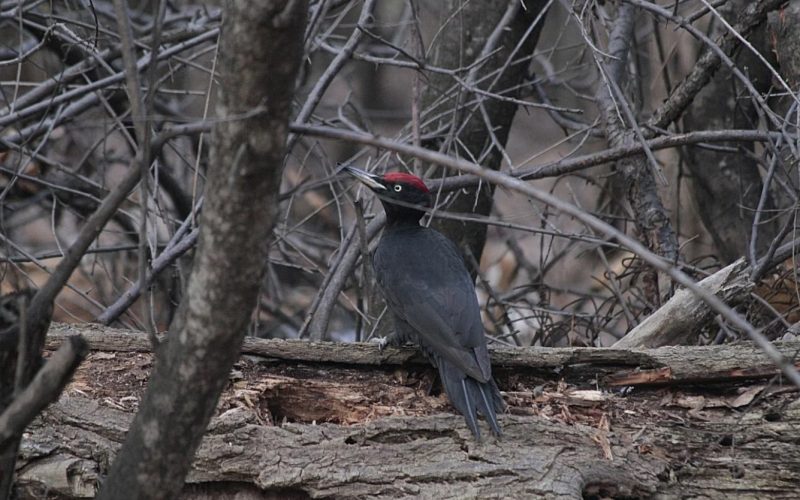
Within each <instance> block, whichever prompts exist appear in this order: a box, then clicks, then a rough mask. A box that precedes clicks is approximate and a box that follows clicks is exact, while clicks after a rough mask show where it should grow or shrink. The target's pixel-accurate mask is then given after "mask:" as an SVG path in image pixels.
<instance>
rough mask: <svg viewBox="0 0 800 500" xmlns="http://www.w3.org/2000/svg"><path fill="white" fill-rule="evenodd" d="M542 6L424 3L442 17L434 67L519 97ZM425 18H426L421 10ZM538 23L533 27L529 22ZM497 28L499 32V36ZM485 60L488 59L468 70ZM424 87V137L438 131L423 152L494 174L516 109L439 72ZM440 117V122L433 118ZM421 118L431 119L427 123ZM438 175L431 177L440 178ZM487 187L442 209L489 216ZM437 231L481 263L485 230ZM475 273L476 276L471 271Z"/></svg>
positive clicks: (444, 227)
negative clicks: (467, 161) (433, 152)
mask: <svg viewBox="0 0 800 500" xmlns="http://www.w3.org/2000/svg"><path fill="white" fill-rule="evenodd" d="M546 4H547V2H545V1H543V0H535V1H525V2H508V1H507V0H492V1H490V2H466V3H465V2H463V1H461V0H448V1H446V2H442V3H441V4H439V3H431V4H427V5H426V6H425V7H424V8H436V10H437V11H436V13H435V15H436V16H437V17H438V18H439V19H440V22H439V23H438V26H442V29H441V30H440V31H437V39H436V42H435V45H433V46H432V47H430V48H431V49H432V56H431V58H430V60H429V61H428V62H429V63H430V64H432V65H434V66H438V67H441V68H445V69H451V70H458V69H461V70H462V71H461V73H459V74H460V75H461V76H462V78H463V77H464V76H465V77H466V78H465V80H466V83H467V84H469V85H471V86H473V87H476V88H479V89H481V90H483V91H487V92H491V93H494V94H501V95H502V96H504V97H510V98H517V97H518V95H519V94H520V92H519V90H512V91H509V90H508V89H517V88H518V87H519V86H521V85H522V84H523V83H524V82H525V80H526V78H528V67H529V66H530V64H531V61H530V59H528V58H527V57H528V56H530V55H531V54H533V51H534V49H535V47H536V42H537V41H538V39H539V33H540V32H541V27H542V26H543V24H544V20H545V17H544V8H545V6H546ZM423 14H424V15H428V14H430V13H428V12H425V13H423ZM534 23H536V24H534ZM498 30H499V31H498ZM486 54H491V57H488V58H486V59H485V61H484V62H482V63H479V64H478V65H477V66H475V67H474V68H473V69H472V70H470V71H469V72H466V71H463V69H464V68H469V67H471V65H473V64H474V63H476V61H478V60H479V59H481V58H484V57H485V56H486ZM426 75H427V78H426V82H427V86H426V87H425V91H424V92H423V94H422V104H421V106H420V107H421V109H424V110H425V113H424V114H423V116H422V121H423V124H424V126H423V127H422V128H421V133H422V135H423V136H425V135H428V134H431V133H433V132H437V135H436V136H435V137H433V138H430V139H428V140H426V141H425V142H424V143H423V145H424V146H425V147H427V148H428V149H433V150H437V151H440V152H443V153H449V154H452V155H454V156H456V157H461V158H468V159H471V160H474V161H477V162H478V163H480V164H481V165H483V166H484V167H486V168H489V169H492V170H497V169H498V168H500V165H501V163H502V161H503V152H502V151H501V150H500V149H499V148H505V145H506V141H507V140H508V133H509V130H510V128H511V122H512V121H513V119H514V115H515V113H516V111H517V108H518V105H517V104H516V103H514V102H510V101H504V100H499V99H496V98H494V97H487V96H486V95H483V94H479V93H476V92H470V91H468V90H467V89H464V88H462V86H461V85H459V84H456V83H454V81H453V78H452V77H451V76H449V75H445V74H441V73H427V74H426ZM435 115H438V118H436V119H431V118H433V116H435ZM426 120H430V121H428V122H426ZM441 175H442V174H441V173H436V174H434V175H432V176H431V178H438V177H439V176H441ZM493 191H494V189H493V187H492V186H491V185H489V184H482V185H481V186H480V187H472V188H467V189H465V190H463V191H461V192H458V193H456V195H455V198H454V199H453V201H452V202H451V203H449V204H448V205H447V210H449V211H453V212H463V213H470V212H471V213H477V214H481V215H488V214H489V213H490V212H491V210H492V196H493ZM433 226H435V227H436V228H437V229H439V230H440V231H441V232H442V233H444V234H445V235H446V236H447V237H448V238H450V239H451V240H453V241H454V242H455V243H456V245H458V247H459V248H460V249H461V250H462V251H463V252H465V253H467V252H469V253H471V254H472V256H473V257H474V258H475V261H476V262H480V260H481V254H482V252H483V246H484V243H485V241H486V228H487V226H486V224H481V223H476V222H462V221H456V220H436V221H435V222H434V223H433ZM472 272H473V275H474V274H475V270H472Z"/></svg>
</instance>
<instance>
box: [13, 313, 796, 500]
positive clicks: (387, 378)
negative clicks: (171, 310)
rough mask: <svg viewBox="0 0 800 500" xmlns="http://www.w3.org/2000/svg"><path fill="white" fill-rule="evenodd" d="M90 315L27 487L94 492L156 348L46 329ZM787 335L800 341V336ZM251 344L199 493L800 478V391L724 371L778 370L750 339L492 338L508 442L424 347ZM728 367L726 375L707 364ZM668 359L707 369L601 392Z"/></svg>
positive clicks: (667, 491)
mask: <svg viewBox="0 0 800 500" xmlns="http://www.w3.org/2000/svg"><path fill="white" fill-rule="evenodd" d="M74 331H80V332H81V333H82V334H83V335H84V336H85V337H86V338H87V340H88V341H89V344H90V346H91V348H92V349H93V351H94V352H92V353H91V354H90V355H89V357H88V359H87V361H86V362H85V363H84V365H83V366H81V368H80V369H79V370H78V372H77V374H76V376H75V380H74V381H73V383H72V384H71V385H70V386H69V387H68V389H67V390H66V391H65V395H64V396H63V397H62V398H61V400H60V401H59V402H58V403H56V404H54V405H53V406H51V407H50V408H49V409H48V410H47V411H45V412H44V414H43V415H42V416H41V417H40V418H39V419H38V420H37V421H36V422H35V423H34V424H33V425H32V426H31V427H30V428H29V432H28V434H27V435H26V437H25V440H24V441H23V444H22V448H21V457H20V460H19V462H18V470H19V484H20V485H21V486H22V487H23V490H24V491H23V494H24V495H27V497H29V498H33V497H36V498H41V497H42V495H44V494H45V492H46V493H47V494H49V495H50V496H51V497H57V496H58V495H61V497H67V498H80V497H89V496H91V495H93V494H94V491H95V488H96V487H97V483H98V481H99V480H100V478H101V477H102V476H103V475H104V474H105V473H106V472H107V470H108V466H109V463H110V462H111V460H112V459H113V457H114V455H115V453H116V451H117V449H118V447H119V446H120V443H121V442H122V440H123V439H124V436H125V432H126V430H127V428H128V425H129V424H130V422H131V419H132V415H133V412H134V411H135V410H136V409H137V407H138V404H139V400H140V397H141V395H142V394H143V391H144V385H145V383H146V381H147V378H148V376H149V372H150V369H151V366H152V363H153V357H152V355H151V354H150V353H149V352H147V346H148V344H147V338H146V336H145V335H144V334H136V333H132V332H127V333H126V332H124V331H121V330H111V329H109V330H107V331H106V329H104V328H102V327H96V326H90V327H76V326H65V325H54V327H53V329H52V330H51V332H50V335H49V336H48V338H49V339H53V340H52V341H53V342H54V344H55V343H57V342H58V339H60V338H63V337H64V336H66V335H68V334H69V333H70V332H74ZM778 347H779V349H780V351H781V352H782V353H784V355H791V354H793V353H796V352H797V351H798V350H800V342H784V343H781V344H779V345H778ZM243 351H244V352H245V353H247V354H249V355H248V356H245V357H244V358H242V359H241V360H240V361H239V362H238V363H237V365H236V367H235V369H234V371H233V373H232V374H231V376H230V380H229V382H228V386H227V388H226V389H225V392H224V393H223V396H222V399H221V401H220V404H219V406H218V408H217V411H216V414H215V416H214V418H213V420H212V422H211V425H210V427H209V430H208V432H207V434H206V436H205V438H204V440H203V443H202V445H201V447H200V449H199V450H198V452H197V455H196V458H195V461H194V464H193V465H192V469H191V472H190V474H189V476H188V478H187V486H186V489H185V491H184V495H185V498H233V497H234V495H239V496H237V497H236V498H309V497H312V498H324V497H330V498H389V497H391V498H398V497H423V498H433V497H435V498H455V497H457V498H465V497H466V498H478V497H480V498H493V497H495V498H500V497H503V498H523V497H524V498H531V497H544V498H581V496H582V495H599V496H608V497H639V498H641V497H657V498H685V497H693V496H706V497H707V498H730V497H731V496H736V497H738V498H742V497H748V496H751V497H753V498H763V497H767V496H768V497H770V498H791V497H792V496H793V495H794V494H795V492H796V491H797V490H798V488H800V476H798V474H797V472H798V471H800V449H798V447H797V446H796V443H797V442H798V440H800V402H798V401H797V395H796V393H795V392H794V389H793V388H791V387H782V386H781V385H780V384H779V383H777V382H775V381H773V383H770V381H768V380H764V379H763V378H762V379H761V380H760V381H756V382H752V381H751V382H750V383H746V382H747V379H746V378H743V377H742V378H732V379H727V380H726V379H725V378H723V375H722V374H723V373H725V371H726V370H727V373H729V374H732V375H735V372H736V370H739V371H740V372H742V373H749V375H748V376H749V377H752V376H754V375H753V372H754V371H758V370H765V372H764V373H760V374H759V375H760V376H763V375H764V374H765V373H766V370H767V368H768V367H769V365H768V360H767V358H766V357H765V356H764V355H762V354H761V353H760V352H758V350H757V348H754V347H753V346H751V345H749V344H742V345H738V346H717V347H713V348H711V347H709V348H699V347H696V348H691V347H671V348H660V349H651V350H635V351H626V350H621V349H579V348H572V349H568V348H564V349H520V350H517V351H512V350H507V349H503V350H500V349H497V350H494V352H493V357H494V363H495V365H496V366H497V370H496V371H497V380H498V383H499V385H500V387H501V390H502V391H503V393H504V397H505V399H506V401H507V403H508V404H509V414H507V415H503V416H501V424H502V425H503V429H504V432H505V437H504V438H503V440H502V441H494V440H491V439H489V440H486V441H485V442H483V443H476V442H475V441H473V440H472V438H471V437H470V434H469V431H468V430H467V428H466V427H465V425H464V423H463V419H461V418H460V417H459V416H457V415H455V414H454V413H453V411H452V410H451V409H450V408H449V405H448V403H447V401H446V399H445V398H444V396H441V395H438V394H436V395H429V394H428V393H429V392H430V389H431V386H432V382H431V380H432V375H433V371H432V370H431V369H430V368H429V367H428V366H427V364H424V362H422V360H420V359H419V358H418V357H416V355H415V354H414V353H413V350H411V349H393V350H388V349H387V351H385V352H383V353H381V352H379V351H378V349H377V348H376V347H375V346H373V345H364V344H356V345H352V344H332V343H306V342H290V341H271V340H270V341H265V340H258V339H248V341H247V342H246V343H245V346H244V348H243ZM704 360H705V361H704ZM684 361H685V362H686V363H685V365H686V366H685V365H684ZM690 366H695V367H696V369H694V370H693V369H691V368H690ZM637 367H641V368H642V369H641V370H639V371H638V372H637V371H636V368H637ZM714 367H716V370H717V372H716V373H717V378H716V382H715V383H710V382H707V380H708V377H706V378H702V379H700V378H696V377H699V376H700V375H699V373H700V372H702V371H703V370H705V371H707V372H709V371H712V370H714ZM665 372H666V373H669V374H670V375H669V376H667V375H662V377H664V378H662V379H661V380H659V382H661V383H664V382H667V381H670V380H671V381H672V382H673V383H677V382H678V381H683V382H689V381H691V380H695V381H697V380H701V381H702V382H703V383H701V384H692V385H682V386H680V387H678V386H673V387H660V388H658V387H652V386H647V385H645V386H642V387H640V388H635V389H627V390H625V391H619V390H616V389H615V390H598V388H597V385H596V380H593V379H592V376H591V374H594V377H595V379H597V378H598V377H599V378H600V379H601V380H602V381H605V382H606V383H608V384H619V383H622V382H621V381H622V380H623V374H625V373H627V374H628V376H629V377H633V378H635V376H634V375H632V374H635V373H642V374H646V373H650V374H652V373H665ZM770 373H773V374H774V373H775V369H774V368H772V369H771V372H770ZM670 377H672V379H670ZM692 377H695V378H694V379H693V378H692ZM641 378H642V379H645V378H647V377H645V376H641ZM651 381H652V380H651ZM634 382H635V383H648V381H645V380H634ZM434 389H435V384H434ZM434 392H435V391H434Z"/></svg>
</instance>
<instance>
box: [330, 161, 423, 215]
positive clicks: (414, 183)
mask: <svg viewBox="0 0 800 500" xmlns="http://www.w3.org/2000/svg"><path fill="white" fill-rule="evenodd" d="M344 170H345V171H346V172H347V173H348V174H350V175H352V176H353V177H355V178H356V179H358V180H359V181H361V182H362V183H363V184H364V185H365V186H367V187H368V188H370V189H371V190H372V191H373V192H374V193H375V194H377V195H378V198H380V200H381V203H382V204H383V210H384V211H385V212H386V220H387V222H389V223H390V224H391V223H393V222H400V221H412V222H414V223H417V222H419V220H420V219H421V218H422V216H423V215H424V214H425V212H424V210H420V207H422V208H430V207H431V203H432V200H431V193H430V191H429V190H428V187H427V186H426V185H425V183H424V182H422V179H420V178H419V177H417V176H416V175H411V174H407V173H404V172H389V173H387V174H384V175H375V174H370V173H369V172H365V171H363V170H359V169H357V168H353V167H345V168H344Z"/></svg>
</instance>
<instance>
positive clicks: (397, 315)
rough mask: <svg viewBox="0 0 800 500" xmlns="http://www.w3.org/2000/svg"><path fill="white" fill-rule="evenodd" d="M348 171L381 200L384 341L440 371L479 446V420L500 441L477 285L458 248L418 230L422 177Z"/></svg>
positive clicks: (378, 272)
mask: <svg viewBox="0 0 800 500" xmlns="http://www.w3.org/2000/svg"><path fill="white" fill-rule="evenodd" d="M345 170H346V171H347V172H348V173H349V174H350V175H352V176H353V177H355V178H356V179H358V180H359V181H361V182H362V183H363V184H364V185H366V186H367V187H368V188H370V189H371V190H372V191H373V192H374V193H375V194H377V195H378V197H379V199H380V200H381V203H382V204H383V210H384V211H385V212H386V228H385V229H384V231H383V236H382V237H381V240H380V242H379V243H378V247H377V248H376V249H375V253H374V254H373V255H372V266H373V268H374V269H375V276H376V278H377V281H378V285H379V286H380V289H381V291H382V292H383V296H384V297H385V298H386V303H387V305H388V307H389V311H390V312H391V314H392V316H393V318H394V324H395V330H394V333H393V334H392V335H391V336H390V337H389V338H388V339H386V341H385V342H384V344H382V345H385V344H386V343H391V344H394V345H398V344H402V343H405V342H411V343H413V344H416V345H417V346H419V348H420V349H421V350H422V352H423V353H424V354H425V355H426V356H427V357H428V359H429V360H430V361H431V362H432V363H433V365H434V366H435V367H436V368H437V369H438V370H439V376H440V377H441V380H442V385H443V386H444V390H445V392H446V393H447V396H448V397H449V398H450V402H451V403H452V404H453V406H455V407H456V409H457V410H458V411H459V412H461V414H462V415H464V418H465V419H466V422H467V425H468V426H469V428H470V430H471V431H472V433H473V435H474V436H475V438H476V439H480V436H481V433H480V429H479V428H478V419H477V415H478V414H480V415H482V416H483V418H485V419H486V421H487V422H488V423H489V427H491V429H492V432H493V433H494V434H495V435H496V436H498V437H499V436H501V434H502V432H501V430H500V425H499V424H498V423H497V415H496V412H498V411H503V410H504V409H505V403H504V402H503V398H502V397H501V396H500V390H499V389H498V388H497V384H495V382H494V379H492V365H491V361H490V359H489V351H488V350H487V349H486V337H485V336H484V331H483V324H482V323H481V316H480V308H479V306H478V299H477V297H476V295H475V284H474V282H473V280H472V278H471V277H470V275H469V272H468V271H467V267H466V265H465V264H464V260H463V259H462V257H461V254H460V253H459V251H458V248H457V247H456V245H455V244H454V243H453V242H452V241H450V240H449V239H448V238H447V237H445V236H444V235H443V234H442V233H440V232H438V231H436V230H435V229H431V228H428V227H424V226H420V224H419V221H420V219H421V218H422V216H423V215H424V214H425V211H424V209H425V208H430V206H431V203H432V200H431V194H430V192H429V191H428V188H427V186H425V183H424V182H422V180H421V179H420V178H419V177H416V176H414V175H411V174H406V173H399V172H392V173H387V174H385V175H383V176H379V175H373V174H370V173H368V172H364V171H363V170H359V169H357V168H352V167H345Z"/></svg>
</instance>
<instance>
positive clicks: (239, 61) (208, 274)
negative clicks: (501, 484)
mask: <svg viewBox="0 0 800 500" xmlns="http://www.w3.org/2000/svg"><path fill="white" fill-rule="evenodd" d="M306 10H307V7H306V2H304V1H299V2H297V1H294V0H291V1H288V2H279V1H272V2H258V3H257V4H254V3H251V2H246V1H240V0H234V1H229V2H227V4H226V11H225V16H224V24H223V29H222V35H221V42H220V51H219V61H220V62H219V70H220V78H221V85H220V86H219V103H218V105H217V113H216V114H217V118H218V121H217V122H216V125H215V127H214V132H213V140H212V147H211V154H210V162H209V167H208V181H207V184H206V193H205V200H206V201H205V206H204V208H203V213H202V224H201V226H200V235H199V241H198V249H197V254H196V256H195V259H194V265H193V270H192V274H191V276H190V278H189V284H188V288H187V294H186V296H185V298H184V302H183V303H182V304H181V307H180V310H179V314H178V317H177V318H176V321H175V323H173V325H172V328H171V332H170V341H169V343H168V344H167V345H166V346H165V347H164V348H163V349H161V350H160V352H159V355H158V359H157V362H156V363H155V369H154V372H153V377H152V379H151V380H150V384H149V385H148V389H147V392H146V393H145V394H144V396H143V398H142V401H141V408H140V410H139V412H138V413H137V415H136V418H135V420H134V421H133V423H132V424H131V428H130V431H129V432H128V435H127V438H126V440H125V444H124V446H123V447H122V449H121V451H120V454H119V456H118V457H117V459H116V461H115V462H114V465H113V467H112V469H111V471H110V473H109V477H108V480H107V481H106V482H105V483H104V484H103V488H102V489H101V491H100V494H99V497H100V498H108V499H117V498H141V499H144V498H174V497H175V495H176V494H177V493H178V491H180V488H181V486H182V485H183V482H184V477H185V475H186V473H187V472H188V470H189V466H190V462H191V459H192V457H193V456H194V452H195V450H196V449H197V446H198V445H199V444H200V440H201V438H202V436H203V433H204V432H205V429H206V426H207V425H208V422H209V420H210V419H211V416H212V413H213V411H214V408H215V406H216V404H217V400H218V398H219V395H220V393H221V392H222V389H223V387H224V385H225V380H226V377H227V375H228V373H229V371H230V369H231V366H232V365H233V363H234V361H235V360H236V358H237V357H238V353H239V349H240V346H241V343H242V339H243V337H244V333H245V330H246V326H247V324H248V321H249V318H250V314H251V313H252V311H253V307H254V306H255V301H256V297H257V293H258V288H259V284H260V281H261V280H260V278H261V276H262V274H263V270H264V265H265V262H266V255H265V254H266V252H265V250H266V247H267V239H268V237H269V235H270V234H271V231H272V226H273V224H274V219H275V214H276V212H277V205H278V190H279V187H280V179H281V173H282V165H283V161H284V154H285V144H286V139H287V132H288V121H289V112H290V109H291V102H292V95H293V89H294V84H295V79H296V76H297V70H298V67H299V66H300V61H301V58H302V33H303V27H304V24H305V17H306Z"/></svg>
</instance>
